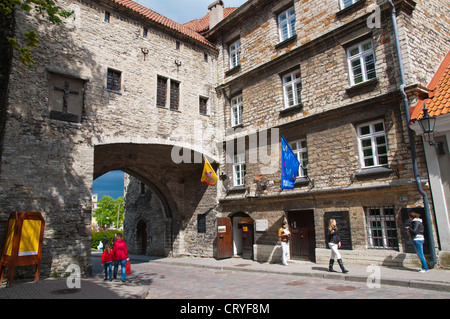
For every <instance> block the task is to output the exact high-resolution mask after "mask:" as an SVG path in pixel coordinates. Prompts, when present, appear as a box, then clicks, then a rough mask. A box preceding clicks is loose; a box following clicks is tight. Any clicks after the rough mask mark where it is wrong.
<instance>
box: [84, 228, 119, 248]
mask: <svg viewBox="0 0 450 319" xmlns="http://www.w3.org/2000/svg"><path fill="white" fill-rule="evenodd" d="M117 233H121V234H123V232H121V231H118V230H102V231H93V232H92V235H91V248H94V249H97V246H98V243H99V242H101V241H102V240H103V237H105V238H106V239H107V240H108V243H109V244H110V245H111V248H112V241H113V238H114V234H117Z"/></svg>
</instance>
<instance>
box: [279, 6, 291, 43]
mask: <svg viewBox="0 0 450 319" xmlns="http://www.w3.org/2000/svg"><path fill="white" fill-rule="evenodd" d="M278 32H279V34H280V42H283V41H285V40H287V39H289V38H291V37H293V36H294V35H295V9H294V8H290V9H289V10H286V11H284V12H283V13H281V14H280V15H278Z"/></svg>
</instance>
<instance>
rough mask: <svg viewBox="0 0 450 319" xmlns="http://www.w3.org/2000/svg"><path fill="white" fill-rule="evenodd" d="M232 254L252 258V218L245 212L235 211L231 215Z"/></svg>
mask: <svg viewBox="0 0 450 319" xmlns="http://www.w3.org/2000/svg"><path fill="white" fill-rule="evenodd" d="M232 224H233V256H239V257H242V258H243V259H253V244H254V238H255V236H254V220H253V219H252V218H251V217H250V216H249V215H247V214H246V213H243V212H240V213H236V214H234V215H233V217H232Z"/></svg>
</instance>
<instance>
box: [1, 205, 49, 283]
mask: <svg viewBox="0 0 450 319" xmlns="http://www.w3.org/2000/svg"><path fill="white" fill-rule="evenodd" d="M44 228H45V220H44V218H43V217H42V214H41V213H38V212H24V213H18V212H12V213H11V215H10V216H9V219H8V222H7V224H6V236H5V241H4V246H3V253H2V257H1V259H0V283H1V282H2V281H3V272H4V269H5V267H8V278H7V283H6V285H7V286H10V285H11V284H12V282H13V278H14V269H15V267H18V266H28V265H36V272H35V274H34V281H37V280H39V271H40V267H41V255H42V243H43V240H44Z"/></svg>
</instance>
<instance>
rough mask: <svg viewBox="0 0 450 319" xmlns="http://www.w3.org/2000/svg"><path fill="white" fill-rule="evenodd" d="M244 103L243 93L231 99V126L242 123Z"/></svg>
mask: <svg viewBox="0 0 450 319" xmlns="http://www.w3.org/2000/svg"><path fill="white" fill-rule="evenodd" d="M243 110H244V104H243V102H242V95H239V96H236V97H234V98H232V99H231V126H237V125H240V124H242V112H243Z"/></svg>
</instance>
